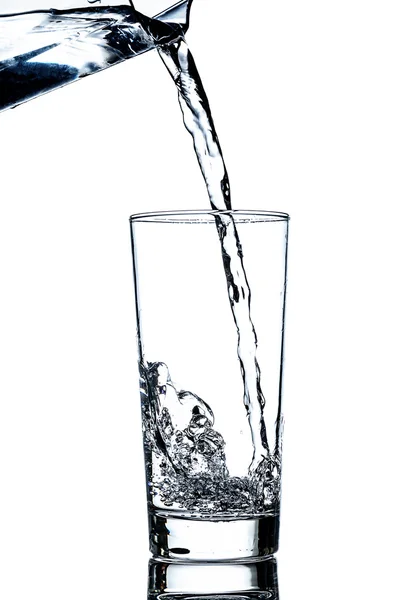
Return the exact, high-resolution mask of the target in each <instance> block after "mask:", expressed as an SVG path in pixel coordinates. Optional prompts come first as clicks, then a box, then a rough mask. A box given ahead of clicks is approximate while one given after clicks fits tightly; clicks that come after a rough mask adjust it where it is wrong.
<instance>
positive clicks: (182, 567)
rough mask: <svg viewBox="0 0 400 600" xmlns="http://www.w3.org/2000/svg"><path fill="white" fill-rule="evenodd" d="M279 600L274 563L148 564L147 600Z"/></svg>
mask: <svg viewBox="0 0 400 600" xmlns="http://www.w3.org/2000/svg"><path fill="white" fill-rule="evenodd" d="M162 598H168V600H279V589H278V574H277V563H276V559H275V558H272V557H271V558H269V559H266V560H263V561H259V562H253V563H242V564H240V563H236V564H228V563H225V564H223V563H193V564H191V565H188V564H184V563H182V562H181V563H166V562H162V561H158V560H157V561H156V560H151V561H150V562H149V580H148V600H161V599H162Z"/></svg>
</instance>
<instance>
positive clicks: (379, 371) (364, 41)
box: [0, 0, 400, 600]
mask: <svg viewBox="0 0 400 600" xmlns="http://www.w3.org/2000/svg"><path fill="white" fill-rule="evenodd" d="M196 2H197V5H196ZM227 6H230V7H231V8H232V7H233V8H235V9H236V10H233V11H232V13H231V14H230V15H228V14H227V12H226V10H227ZM246 8H247V9H248V13H247V14H245V13H244V11H243V9H242V13H240V11H239V7H238V3H236V2H225V1H222V0H212V1H211V0H194V7H193V16H192V24H191V30H190V32H189V34H188V41H189V43H190V45H191V47H192V49H193V52H194V54H195V56H196V60H197V62H198V66H199V69H200V71H201V73H202V77H203V80H204V84H205V87H206V89H207V91H208V93H209V97H210V101H211V105H212V107H213V114H214V118H215V121H216V125H217V129H218V131H219V134H220V139H221V143H222V145H223V148H224V153H225V157H226V161H227V164H228V169H229V172H230V174H231V179H232V185H233V194H234V195H233V203H234V205H235V207H237V208H265V209H272V210H283V211H287V212H289V213H290V214H291V217H292V221H291V232H290V236H291V237H290V270H289V301H288V318H287V361H286V396H285V412H286V430H285V448H284V453H285V454H284V459H285V470H284V488H283V495H284V502H283V511H282V537H281V551H280V553H279V555H278V556H279V569H280V571H279V574H280V586H281V594H282V598H283V600H292V599H294V598H299V599H303V598H304V599H306V598H307V599H320V598H324V599H325V600H329V599H331V598H338V597H339V598H341V599H343V600H347V599H350V598H354V597H356V598H364V599H368V600H369V599H372V598H380V597H385V598H388V600H390V599H392V598H393V599H395V598H398V597H399V584H398V579H397V559H398V537H399V533H400V531H399V519H398V502H399V494H398V472H399V470H398V461H399V458H400V457H399V442H398V431H397V430H398V423H399V400H400V394H399V391H400V389H399V388H400V386H399V383H398V381H399V379H398V370H399V367H398V362H399V333H400V331H399V313H398V306H399V300H400V297H399V281H398V280H399V277H398V260H399V251H400V242H399V233H398V231H399V225H398V216H399V208H398V206H399V204H398V199H399V192H400V180H399V175H398V173H399V159H400V112H399V106H400V86H399V71H400V36H399V25H400V7H399V4H398V2H395V1H387V0H381V1H380V2H379V3H378V2H372V1H369V0H363V1H362V2H361V1H356V0H346V1H344V0H343V1H342V0H337V1H336V2H326V1H322V2H321V0H319V1H316V0H315V1H311V0H306V1H303V2H295V1H294V0H288V1H286V2H280V3H277V2H263V3H262V2H260V1H258V2H246ZM210 16H211V22H210V21H209V19H210ZM218 32H220V38H219V42H218V41H217V34H218ZM239 43H240V46H239ZM235 48H236V49H235ZM246 73H247V75H246ZM250 88H251V89H254V90H257V94H258V99H257V100H255V99H254V98H252V97H251V89H250ZM0 132H1V133H0V159H1V162H0V170H1V171H0V175H1V179H0V181H1V183H0V369H1V376H0V411H1V416H0V486H1V489H0V597H1V598H2V599H4V600H22V599H24V600H25V599H26V598H40V599H41V600H47V599H49V600H50V599H51V600H54V599H57V600H64V599H68V600H69V599H70V598H74V599H76V600H80V599H82V600H83V599H85V600H87V599H88V598H96V600H103V599H104V600H106V599H107V600H108V599H111V598H118V599H119V600H125V599H128V598H145V586H146V561H147V552H146V547H147V531H146V526H147V525H146V517H145V498H144V476H143V469H142V453H141V452H142V450H141V433H140V431H141V429H140V422H139V405H138V397H137V389H136V380H135V378H136V366H135V361H136V354H135V352H136V348H135V322H134V306H133V286H132V277H131V258H130V239H129V226H128V216H129V214H131V213H133V212H138V211H142V210H153V209H160V210H162V209H164V210H165V209H168V208H200V207H205V206H206V204H205V203H206V199H205V196H204V192H203V188H202V186H201V181H200V178H199V174H198V171H197V167H196V164H195V160H194V158H193V155H192V154H191V148H190V146H191V142H190V140H189V138H188V136H187V134H186V132H185V131H184V130H183V127H182V126H181V125H180V114H179V109H178V105H177V102H176V100H175V91H174V90H173V89H172V84H171V82H170V81H169V80H168V76H167V75H166V73H164V71H163V69H162V66H161V63H160V61H159V59H158V57H157V55H156V54H153V53H150V54H148V55H146V56H142V57H141V58H138V59H135V60H134V61H130V62H129V63H127V64H125V65H121V66H119V67H115V68H114V69H111V70H109V71H107V72H104V73H102V74H99V75H96V76H95V77H92V78H89V79H87V80H85V81H82V82H81V83H79V84H77V85H72V86H70V87H68V88H66V89H64V90H61V91H59V92H56V93H54V94H50V95H48V96H46V97H43V98H41V99H38V100H36V101H34V102H31V103H29V104H27V105H25V106H22V107H20V108H17V109H16V110H13V111H8V112H6V113H3V114H1V115H0ZM178 162H179V165H180V166H179V165H178ZM180 171H181V173H180ZM180 177H182V182H181V183H180V181H179V178H180Z"/></svg>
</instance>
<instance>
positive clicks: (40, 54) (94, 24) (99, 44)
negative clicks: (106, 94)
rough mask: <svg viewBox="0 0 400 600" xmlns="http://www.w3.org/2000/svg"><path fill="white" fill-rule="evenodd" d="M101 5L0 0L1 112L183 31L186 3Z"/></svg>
mask: <svg viewBox="0 0 400 600" xmlns="http://www.w3.org/2000/svg"><path fill="white" fill-rule="evenodd" d="M168 4H169V0H167V3H166V2H165V0H150V1H147V0H142V1H140V0H139V2H135V5H133V4H132V3H131V2H125V3H123V2H121V1H118V0H114V1H111V2H108V3H107V5H102V3H101V2H98V1H94V2H93V1H91V0H88V1H87V2H86V3H85V5H83V6H80V7H77V3H76V2H71V1H70V0H43V1H39V2H37V3H36V4H35V6H34V7H32V3H31V2H28V1H27V0H20V1H18V2H8V1H3V2H1V3H0V110H4V109H6V108H10V107H13V106H16V105H18V104H20V103H22V102H24V101H26V100H30V99H32V98H34V97H36V96H39V95H41V94H43V93H45V92H48V91H51V90H54V89H56V88H58V87H61V86H63V85H65V84H67V83H71V82H73V81H76V80H78V79H80V78H82V77H85V76H87V75H91V74H92V73H95V72H97V71H100V70H102V69H105V68H107V67H109V66H111V65H114V64H117V63H119V62H121V61H123V60H125V59H127V58H131V57H132V56H136V55H139V54H142V53H143V52H146V51H147V50H150V49H151V48H154V46H155V45H156V44H157V43H160V42H163V41H165V40H171V39H173V38H174V37H176V36H179V35H181V34H182V33H183V32H184V31H185V30H186V29H187V26H188V17H189V8H190V2H188V0H181V1H180V2H178V3H177V4H175V5H173V6H168Z"/></svg>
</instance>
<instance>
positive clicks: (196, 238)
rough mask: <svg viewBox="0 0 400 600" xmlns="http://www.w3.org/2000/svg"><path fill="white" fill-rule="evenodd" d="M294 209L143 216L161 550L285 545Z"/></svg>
mask: <svg viewBox="0 0 400 600" xmlns="http://www.w3.org/2000/svg"><path fill="white" fill-rule="evenodd" d="M288 221H289V217H288V215H287V214H285V213H277V212H266V211H249V210H246V211H242V210H226V211H212V210H203V211H176V212H159V213H144V214H138V215H133V216H132V217H131V231H132V248H133V263H134V285H135V300H136V314H137V341H138V356H139V376H140V394H141V406H142V422H143V440H144V455H145V470H146V483H147V498H148V515H149V534H150V550H151V552H152V554H153V556H154V557H156V558H160V559H172V560H174V559H175V560H184V561H185V562H186V561H227V560H228V561H232V560H233V561H235V560H238V561H240V560H242V561H252V560H255V559H259V558H262V557H266V556H268V555H270V554H273V553H274V552H276V550H277V549H278V538H279V520H280V494H281V465H282V460H281V459H282V428H283V414H282V383H283V380H282V376H283V337H284V336H283V334H284V316H285V296H286V265H287V239H288Z"/></svg>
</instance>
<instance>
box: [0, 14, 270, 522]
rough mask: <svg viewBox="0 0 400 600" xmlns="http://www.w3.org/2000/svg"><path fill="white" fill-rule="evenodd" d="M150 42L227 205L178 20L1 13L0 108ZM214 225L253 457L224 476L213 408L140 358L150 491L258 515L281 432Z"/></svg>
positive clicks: (236, 262)
mask: <svg viewBox="0 0 400 600" xmlns="http://www.w3.org/2000/svg"><path fill="white" fill-rule="evenodd" d="M155 48H157V50H158V52H159V55H160V57H161V59H162V61H163V62H164V64H165V66H166V68H167V69H168V71H169V73H170V74H171V76H172V78H173V80H174V82H175V85H176V87H177V90H178V96H179V102H180V106H181V109H182V113H183V118H184V124H185V127H186V128H187V130H188V131H189V133H190V134H191V136H192V138H193V144H194V149H195V152H196V155H197V158H198V162H199V166H200V169H201V172H202V174H203V177H204V181H205V184H206V187H207V192H208V196H209V201H210V204H211V207H212V208H213V209H219V210H225V209H230V208H231V190H230V185H229V178H228V174H227V170H226V167H225V163H224V159H223V155H222V151H221V147H220V144H219V141H218V136H217V133H216V130H215V127H214V124H213V119H212V115H211V110H210V106H209V103H208V100H207V96H206V94H205V91H204V88H203V85H202V82H201V79H200V76H199V74H198V71H197V69H196V65H195V62H194V59H193V56H192V55H191V53H190V50H189V48H188V46H187V44H186V42H185V39H184V38H183V30H182V29H181V27H180V26H179V25H173V24H167V23H163V22H160V21H156V20H153V19H149V18H147V17H145V16H144V15H141V14H140V13H139V12H137V11H135V10H134V9H133V8H130V7H127V6H120V7H109V8H98V7H90V8H85V9H79V10H68V11H57V10H50V11H33V12H29V13H24V14H15V15H6V16H2V17H0V110H2V109H6V108H10V107H13V106H16V105H18V104H20V103H22V102H25V101H27V100H30V99H32V98H35V97H36V96H39V95H41V94H43V93H46V92H49V91H51V90H53V89H56V88H58V87H61V86H63V85H65V84H67V83H70V82H73V81H76V80H78V79H80V78H82V77H86V76H88V75H91V74H93V73H95V72H97V71H100V70H102V69H105V68H107V67H109V66H111V65H114V64H116V63H118V62H121V61H124V60H126V59H128V58H131V57H133V56H136V55H138V54H141V53H143V52H146V51H148V50H151V49H155ZM216 231H217V234H218V236H219V241H220V247H221V254H222V260H223V265H224V270H225V276H226V283H227V292H228V298H229V303H230V308H231V311H232V316H233V320H234V323H235V326H236V329H237V334H238V336H237V337H238V346H237V355H238V360H239V363H240V368H241V373H242V379H243V403H244V411H246V414H247V418H248V423H249V428H250V432H251V438H252V444H253V458H252V461H251V464H250V465H249V469H248V474H247V476H245V477H231V476H230V475H229V471H228V468H227V466H226V460H225V453H224V447H225V441H224V439H223V437H222V436H221V434H220V433H219V432H218V423H215V422H214V415H213V411H212V407H210V406H209V405H208V404H207V402H206V401H204V400H201V399H200V398H199V397H198V396H197V395H196V394H195V391H191V392H189V391H182V390H176V389H175V388H174V386H173V385H172V383H171V377H170V374H169V371H168V367H167V366H166V365H164V364H163V363H161V362H159V363H152V364H142V365H141V369H142V372H141V376H142V405H143V423H144V436H145V451H146V454H147V463H148V472H147V475H148V479H149V485H150V489H149V491H150V494H151V496H152V498H153V499H157V501H158V503H161V505H162V506H164V507H166V508H168V507H170V508H171V509H179V510H181V511H184V512H189V513H191V514H198V515H202V516H206V515H211V514H213V515H216V514H217V515H218V514H219V515H221V514H229V515H235V514H237V515H242V516H243V515H256V514H260V513H261V514H262V513H265V512H266V511H270V510H271V509H273V507H274V506H276V504H277V502H278V501H279V490H280V472H281V468H280V465H281V458H280V444H279V441H280V440H279V438H280V434H279V432H278V435H277V440H276V444H275V446H274V448H273V449H271V448H270V447H269V444H268V440H267V436H266V428H265V422H264V416H263V409H264V406H265V402H266V399H265V398H264V395H263V392H262V377H261V373H260V368H259V364H258V361H257V336H256V332H255V329H254V325H253V322H252V319H251V292H250V285H249V282H248V280H247V276H246V270H245V264H244V262H245V257H244V252H243V249H242V246H241V243H240V240H239V236H238V233H237V230H236V227H235V223H234V221H233V219H232V217H231V216H230V215H229V214H226V215H223V214H222V215H221V216H218V217H216ZM154 358H155V359H157V360H159V359H162V357H154ZM150 465H152V466H151V467H150Z"/></svg>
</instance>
